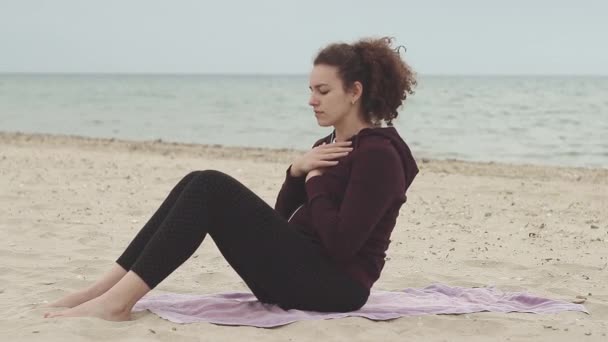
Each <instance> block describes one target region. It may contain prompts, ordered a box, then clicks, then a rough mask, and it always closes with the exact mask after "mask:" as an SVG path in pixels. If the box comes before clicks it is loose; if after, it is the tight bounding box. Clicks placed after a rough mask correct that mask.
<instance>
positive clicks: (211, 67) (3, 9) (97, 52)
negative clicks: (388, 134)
mask: <svg viewBox="0 0 608 342" xmlns="http://www.w3.org/2000/svg"><path fill="white" fill-rule="evenodd" d="M607 18H608V1H605V0H578V1H576V0H571V1H564V0H552V1H550V0H510V1H504V0H500V1H494V0H485V1H483V0H458V1H450V0H444V1H438V0H420V1H408V0H348V1H342V0H340V1H330V0H305V1H297V0H267V1H264V0H256V1H247V0H241V1H236V0H221V1H204V0H166V1H160V0H98V1H86V0H0V72H104V73H107V72H109V73H113V72H132V73H139V72H153V73H263V74H268V73H271V74H279V73H295V74H305V73H307V72H308V71H309V70H310V63H311V60H312V58H313V56H314V54H315V52H316V51H317V50H318V49H319V48H320V47H322V46H323V45H324V44H326V43H329V42H333V41H346V42H350V41H352V40H354V39H356V38H359V37H364V36H383V35H389V36H394V37H396V38H397V42H398V43H400V44H403V45H406V46H407V48H408V51H407V54H406V59H407V60H408V61H409V62H410V64H412V66H413V67H414V68H415V69H416V70H417V71H418V72H419V73H421V74H593V75H597V74H601V75H608V44H606V40H607V38H606V36H608V19H607Z"/></svg>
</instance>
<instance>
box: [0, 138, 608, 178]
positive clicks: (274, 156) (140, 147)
mask: <svg viewBox="0 0 608 342" xmlns="http://www.w3.org/2000/svg"><path fill="white" fill-rule="evenodd" d="M0 144H6V145H14V146H22V145H44V147H45V148H48V147H55V148H61V147H67V146H73V145H74V144H77V145H78V147H80V148H86V149H89V150H91V149H95V150H99V149H100V148H101V149H119V150H121V151H137V152H141V153H150V154H161V155H164V156H174V157H177V156H183V155H190V156H200V157H205V158H220V159H229V160H232V159H236V160H241V159H248V160H251V159H255V160H261V161H264V162H282V163H287V165H286V167H287V166H288V163H290V162H291V161H293V159H294V158H295V157H296V156H298V155H299V154H301V153H302V152H303V150H295V149H288V148H284V149H272V148H262V147H245V146H243V147H236V146H225V145H219V144H212V145H210V144H198V143H183V142H167V141H163V140H162V139H156V140H141V141H137V140H128V139H116V138H96V137H87V136H80V135H62V134H48V133H22V132H5V131H0ZM414 152H415V151H414ZM415 158H416V161H417V163H418V166H419V168H420V170H421V171H422V170H423V169H424V170H425V171H430V172H436V173H450V174H453V173H455V174H464V175H481V174H483V175H487V176H497V177H508V178H510V177H522V176H532V177H533V178H536V179H544V180H546V179H562V180H567V181H572V180H574V181H583V180H584V181H585V182H590V183H595V184H608V168H596V167H582V166H577V167H575V166H555V165H542V164H525V163H522V164H517V163H501V162H493V161H488V162H481V161H466V160H459V159H434V158H427V157H416V156H415Z"/></svg>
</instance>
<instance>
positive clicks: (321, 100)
mask: <svg viewBox="0 0 608 342" xmlns="http://www.w3.org/2000/svg"><path fill="white" fill-rule="evenodd" d="M309 88H310V91H311V94H310V100H309V101H308V104H309V105H310V106H311V107H312V109H313V111H314V112H315V117H316V118H317V123H318V124H319V126H322V127H327V126H335V124H336V123H339V122H341V121H342V120H343V119H344V118H345V117H346V116H347V115H348V114H349V112H350V111H351V110H352V106H353V105H352V102H351V101H352V95H350V94H349V93H347V92H345V91H344V87H343V84H342V80H341V79H340V77H339V76H338V68H336V67H334V66H329V65H325V64H318V65H315V66H314V67H313V69H312V71H311V72H310V84H309Z"/></svg>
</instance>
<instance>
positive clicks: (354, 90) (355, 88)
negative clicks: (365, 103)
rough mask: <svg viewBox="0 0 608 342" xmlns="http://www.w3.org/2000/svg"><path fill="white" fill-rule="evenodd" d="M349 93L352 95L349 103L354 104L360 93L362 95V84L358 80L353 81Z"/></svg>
mask: <svg viewBox="0 0 608 342" xmlns="http://www.w3.org/2000/svg"><path fill="white" fill-rule="evenodd" d="M350 93H351V96H352V99H351V103H352V104H355V103H356V102H357V101H359V99H360V98H361V95H363V84H361V82H359V81H355V82H354V83H353V85H352V87H351V90H350Z"/></svg>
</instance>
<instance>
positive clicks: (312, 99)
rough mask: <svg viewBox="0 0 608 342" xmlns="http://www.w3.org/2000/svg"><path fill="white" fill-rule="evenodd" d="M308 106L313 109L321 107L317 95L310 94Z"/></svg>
mask: <svg viewBox="0 0 608 342" xmlns="http://www.w3.org/2000/svg"><path fill="white" fill-rule="evenodd" d="M308 105H309V106H312V107H316V106H318V105H319V100H318V99H317V98H316V97H315V94H310V98H309V99H308Z"/></svg>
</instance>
